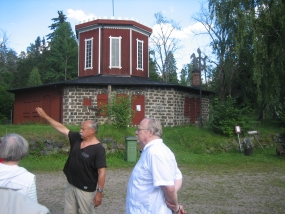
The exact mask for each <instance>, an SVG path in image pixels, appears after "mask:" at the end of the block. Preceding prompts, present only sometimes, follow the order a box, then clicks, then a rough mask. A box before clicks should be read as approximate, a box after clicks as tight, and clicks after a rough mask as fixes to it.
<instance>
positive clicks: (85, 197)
mask: <svg viewBox="0 0 285 214" xmlns="http://www.w3.org/2000/svg"><path fill="white" fill-rule="evenodd" d="M36 112H37V113H38V114H39V116H41V117H42V118H44V119H46V120H47V122H49V124H50V125H51V126H52V127H53V128H54V129H55V130H57V131H58V132H60V133H61V134H63V135H64V136H66V137H68V139H69V142H70V154H69V156H68V159H67V161H66V163H65V166H64V169H63V172H64V174H65V175H66V178H67V181H68V183H67V186H66V189H65V203H64V213H65V214H71V213H78V209H80V211H81V212H82V213H88V214H89V213H90V214H91V213H92V214H93V213H95V209H94V207H97V206H99V205H100V204H101V203H102V193H103V188H104V185H105V178H106V167H107V165H106V156H105V149H104V147H103V146H102V145H101V143H100V142H99V141H98V139H97V138H96V134H97V132H98V126H97V124H96V123H95V122H94V121H93V120H87V121H84V122H83V123H82V125H81V129H80V132H79V133H78V132H73V131H70V130H69V129H67V128H66V127H65V126H64V125H63V124H61V123H59V122H57V121H55V120H54V119H52V118H51V117H49V116H48V115H47V114H46V113H45V112H44V110H43V109H42V108H40V107H37V108H36ZM96 188H97V192H96Z"/></svg>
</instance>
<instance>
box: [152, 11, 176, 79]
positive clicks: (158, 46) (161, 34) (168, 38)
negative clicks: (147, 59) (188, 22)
mask: <svg viewBox="0 0 285 214" xmlns="http://www.w3.org/2000/svg"><path fill="white" fill-rule="evenodd" d="M154 16H155V19H156V26H155V28H156V30H155V33H153V34H152V36H151V37H150V43H151V45H152V50H153V57H154V62H155V63H156V65H157V68H158V70H159V72H160V74H161V77H162V80H163V81H165V82H169V75H170V71H169V68H171V66H170V65H169V64H170V63H171V61H170V60H171V59H170V57H173V54H174V53H175V51H177V50H178V49H179V48H180V46H179V40H178V39H177V38H175V37H174V36H173V33H174V32H175V30H179V29H180V27H179V25H178V24H177V23H175V22H174V21H173V20H168V19H167V18H165V17H164V16H163V15H162V13H161V12H159V13H156V14H154ZM170 52H171V53H172V55H171V54H169V53H170Z"/></svg>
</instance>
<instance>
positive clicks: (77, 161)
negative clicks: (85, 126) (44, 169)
mask: <svg viewBox="0 0 285 214" xmlns="http://www.w3.org/2000/svg"><path fill="white" fill-rule="evenodd" d="M68 138H69V142H70V154H69V157H68V159H67V161H66V163H65V166H64V169H63V172H64V174H65V175H66V178H67V180H68V182H69V183H70V184H72V185H73V186H75V187H77V188H78V189H81V190H83V191H86V192H94V191H95V190H96V187H97V182H98V171H97V169H98V168H103V167H107V166H106V156H105V149H104V147H103V146H102V144H101V143H98V144H95V145H90V146H87V147H85V148H83V149H80V145H81V142H82V138H81V136H80V134H79V133H78V132H73V131H70V132H69V133H68Z"/></svg>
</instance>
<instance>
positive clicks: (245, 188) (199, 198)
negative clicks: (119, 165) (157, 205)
mask: <svg viewBox="0 0 285 214" xmlns="http://www.w3.org/2000/svg"><path fill="white" fill-rule="evenodd" d="M284 169H285V167H284ZM181 171H182V173H183V186H182V188H181V190H180V191H179V202H180V204H182V205H183V206H184V207H185V210H186V212H187V213H205V214H209V213H212V214H214V213H217V214H220V213H225V214H228V213H246V214H250V213H259V214H260V213H266V214H274V213H276V214H279V213H280V214H281V213H285V173H284V170H279V171H276V170H273V169H272V171H271V172H262V171H260V172H242V173H239V172H238V170H234V171H233V170H231V171H227V170H224V171H219V172H215V171H214V170H211V171H210V172H209V171H206V170H191V169H190V168H182V169H181ZM248 171H250V170H248ZM130 173H131V169H123V170H118V169H116V170H110V169H108V170H107V178H106V185H105V188H104V198H103V202H102V205H101V206H100V207H98V208H96V213H97V214H123V213H124V212H125V197H126V186H127V182H128V178H129V175H130ZM34 174H35V175H36V178H37V193H38V201H39V203H40V204H43V205H45V206H46V207H48V209H49V210H50V211H51V213H52V214H61V213H63V198H64V189H65V185H66V179H65V176H64V174H63V172H61V171H59V172H49V173H45V172H36V173H34Z"/></svg>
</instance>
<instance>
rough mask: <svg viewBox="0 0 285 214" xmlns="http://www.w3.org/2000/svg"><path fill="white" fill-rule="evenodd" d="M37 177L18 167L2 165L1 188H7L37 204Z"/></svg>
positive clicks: (0, 169)
mask: <svg viewBox="0 0 285 214" xmlns="http://www.w3.org/2000/svg"><path fill="white" fill-rule="evenodd" d="M35 179H36V177H35V175H34V174H32V173H30V172H28V171H27V170H26V169H25V168H23V167H19V166H18V165H12V166H10V165H6V164H2V163H0V187H6V188H9V189H12V190H15V191H17V192H20V193H22V194H23V195H26V196H28V197H29V198H31V199H32V200H34V201H35V202H37V201H38V200H37V190H36V180H35Z"/></svg>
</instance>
